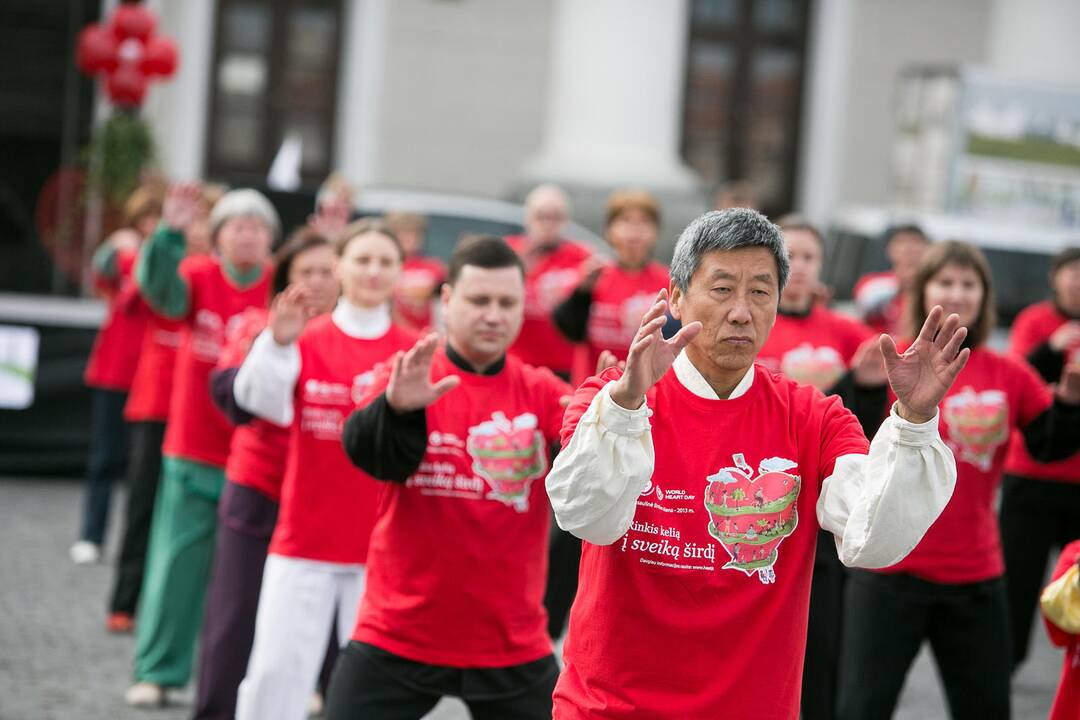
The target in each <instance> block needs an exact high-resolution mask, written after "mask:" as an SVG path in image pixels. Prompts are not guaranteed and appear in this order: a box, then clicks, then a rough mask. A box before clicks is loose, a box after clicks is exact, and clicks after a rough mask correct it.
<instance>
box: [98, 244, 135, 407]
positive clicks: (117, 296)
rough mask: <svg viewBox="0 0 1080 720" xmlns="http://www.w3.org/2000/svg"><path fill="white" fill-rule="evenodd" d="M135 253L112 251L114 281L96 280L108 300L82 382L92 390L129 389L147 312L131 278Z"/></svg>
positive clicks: (124, 390)
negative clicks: (113, 255)
mask: <svg viewBox="0 0 1080 720" xmlns="http://www.w3.org/2000/svg"><path fill="white" fill-rule="evenodd" d="M137 257H138V253H137V252H136V251H133V250H127V249H124V250H118V251H117V252H116V278H115V279H113V280H106V279H104V278H100V277H99V278H97V279H96V284H97V287H98V289H99V290H100V291H101V292H102V293H103V294H104V295H105V297H106V298H107V299H108V301H109V311H108V314H107V315H106V316H105V322H104V323H102V325H101V329H100V330H98V334H97V338H95V340H94V348H93V349H92V350H91V351H90V359H89V360H88V361H87V363H86V372H85V373H84V374H83V380H84V382H86V384H87V385H89V386H90V387H93V388H101V389H103V390H120V391H122V392H127V391H129V390H130V389H131V379H132V378H133V377H134V375H135V366H136V365H138V363H139V350H140V348H141V347H142V342H143V333H144V332H145V331H146V324H147V322H148V320H149V318H150V311H149V309H148V308H147V307H146V304H145V303H143V302H142V300H141V298H140V297H139V289H138V286H137V285H136V284H135V279H134V278H133V277H132V272H133V270H134V268H135V260H136V258H137Z"/></svg>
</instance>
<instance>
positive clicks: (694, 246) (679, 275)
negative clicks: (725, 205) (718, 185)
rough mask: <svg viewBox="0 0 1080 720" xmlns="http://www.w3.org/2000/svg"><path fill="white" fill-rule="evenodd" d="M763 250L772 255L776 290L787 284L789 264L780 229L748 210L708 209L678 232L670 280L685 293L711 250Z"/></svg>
mask: <svg viewBox="0 0 1080 720" xmlns="http://www.w3.org/2000/svg"><path fill="white" fill-rule="evenodd" d="M745 247H763V248H765V249H767V250H768V251H769V252H771V253H772V254H773V258H774V259H775V260H776V271H777V275H778V276H779V277H778V280H779V283H780V287H779V289H780V290H783V289H784V286H785V285H787V280H788V273H789V271H790V269H791V268H790V265H789V264H788V256H787V247H786V246H785V245H784V236H783V234H782V233H781V232H780V228H778V227H777V226H776V225H773V224H772V223H771V222H769V219H768V218H766V217H765V216H764V215H762V214H761V213H759V212H757V211H756V210H751V209H749V208H729V209H727V210H712V211H711V212H707V213H705V214H704V215H700V216H698V217H697V218H696V219H695V220H693V221H692V222H691V223H690V224H689V225H687V226H686V229H685V230H683V231H682V235H680V236H679V240H678V242H676V243H675V255H674V256H673V257H672V258H671V280H672V282H674V283H675V285H676V286H677V287H678V288H679V289H680V290H682V291H683V292H686V291H687V289H688V288H689V287H690V278H692V277H693V276H694V273H695V272H696V271H697V269H698V265H700V264H701V258H703V257H704V256H705V254H706V253H710V252H712V251H713V250H738V249H739V248H745Z"/></svg>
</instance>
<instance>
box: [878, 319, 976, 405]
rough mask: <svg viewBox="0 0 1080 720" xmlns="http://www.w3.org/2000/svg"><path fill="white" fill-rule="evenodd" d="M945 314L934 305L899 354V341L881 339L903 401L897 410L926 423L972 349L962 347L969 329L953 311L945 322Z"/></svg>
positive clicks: (895, 388)
mask: <svg viewBox="0 0 1080 720" xmlns="http://www.w3.org/2000/svg"><path fill="white" fill-rule="evenodd" d="M944 314H945V311H944V310H942V309H941V306H935V307H934V309H933V310H931V311H930V314H929V315H928V316H927V318H926V322H924V323H923V326H922V330H920V331H919V336H918V337H917V338H915V342H913V343H912V344H911V346H910V347H909V348H908V349H907V350H905V351H904V353H903V354H899V353H897V351H896V343H894V342H893V339H892V338H891V337H889V336H888V335H882V336H881V339H880V340H879V345H880V347H881V354H882V356H883V357H884V358H885V372H886V373H887V374H888V377H889V384H890V385H891V386H892V389H893V392H894V393H895V394H896V399H897V400H898V401H899V402H900V405H899V407H898V408H897V411H898V412H899V413H900V415H901V416H903V417H905V418H907V419H908V420H912V421H914V422H926V421H927V420H929V419H931V418H932V417H933V416H934V413H935V412H936V411H937V406H938V403H940V402H941V400H942V398H944V397H945V393H947V392H948V391H949V388H950V387H952V384H953V382H954V381H955V380H956V376H957V375H959V374H960V371H961V370H963V369H964V365H966V364H967V360H968V357H970V355H971V350H969V349H967V348H963V349H961V346H962V345H963V342H964V338H965V337H967V328H965V327H961V325H960V317H959V316H957V315H955V314H953V315H950V316H949V317H948V318H946V319H945V321H944V322H942V316H944Z"/></svg>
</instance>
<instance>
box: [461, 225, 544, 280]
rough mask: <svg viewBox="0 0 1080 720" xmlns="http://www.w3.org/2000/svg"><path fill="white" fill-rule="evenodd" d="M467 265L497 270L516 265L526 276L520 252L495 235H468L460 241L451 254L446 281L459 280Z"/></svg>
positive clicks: (522, 274) (523, 275)
mask: <svg viewBox="0 0 1080 720" xmlns="http://www.w3.org/2000/svg"><path fill="white" fill-rule="evenodd" d="M466 265H472V266H474V267H479V268H484V269H486V270H495V269H498V268H508V267H514V268H517V269H518V270H520V271H521V276H522V277H523V278H524V277H525V265H524V264H523V263H522V262H521V258H520V257H518V254H517V253H516V252H514V250H513V249H512V248H511V247H510V246H509V245H507V244H506V241H505V240H503V239H502V238H499V237H495V236H494V235H466V236H464V237H462V238H461V240H460V241H459V242H458V244H457V247H456V248H454V252H453V253H452V254H451V255H450V268H449V269H448V270H447V273H446V283H447V284H448V285H453V284H454V283H455V282H457V279H458V276H459V275H461V270H462V268H464V267H465V266H466Z"/></svg>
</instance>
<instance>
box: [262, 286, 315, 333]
mask: <svg viewBox="0 0 1080 720" xmlns="http://www.w3.org/2000/svg"><path fill="white" fill-rule="evenodd" d="M317 313H318V309H317V308H316V307H315V306H314V305H312V304H311V298H310V296H309V294H308V291H307V290H306V289H305V288H304V287H303V286H302V285H290V286H289V287H287V288H285V290H284V291H283V292H281V293H279V294H278V296H277V297H276V298H274V302H272V303H271V304H270V321H269V322H268V323H267V324H268V325H269V326H270V332H271V333H272V334H273V336H274V342H276V343H277V344H278V345H291V344H292V343H294V342H295V341H296V338H298V337H300V333H301V331H303V329H304V326H305V325H307V321H308V320H310V319H311V318H313V317H315V315H316V314H317Z"/></svg>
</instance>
